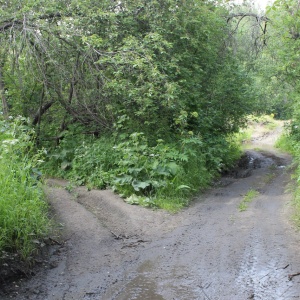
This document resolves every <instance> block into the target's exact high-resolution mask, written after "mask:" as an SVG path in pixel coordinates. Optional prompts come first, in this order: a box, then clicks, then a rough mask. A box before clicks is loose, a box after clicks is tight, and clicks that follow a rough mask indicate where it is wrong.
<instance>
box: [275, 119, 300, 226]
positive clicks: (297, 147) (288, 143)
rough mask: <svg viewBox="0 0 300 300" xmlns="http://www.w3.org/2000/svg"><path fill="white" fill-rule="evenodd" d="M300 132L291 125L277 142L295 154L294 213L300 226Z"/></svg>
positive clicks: (278, 145)
mask: <svg viewBox="0 0 300 300" xmlns="http://www.w3.org/2000/svg"><path fill="white" fill-rule="evenodd" d="M299 137H300V134H299V132H298V127H297V126H295V125H290V126H288V127H287V128H286V132H285V133H284V134H282V135H281V137H280V138H279V139H278V141H277V142H276V147H277V148H279V149H281V150H283V151H286V152H288V153H290V154H291V155H292V156H293V166H294V173H293V175H292V178H293V179H295V181H296V186H295V191H294V199H293V206H294V215H293V219H294V221H295V224H296V225H297V226H298V227H299V228H300V139H299Z"/></svg>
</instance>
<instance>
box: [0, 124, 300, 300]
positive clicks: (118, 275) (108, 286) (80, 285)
mask: <svg viewBox="0 0 300 300" xmlns="http://www.w3.org/2000/svg"><path fill="white" fill-rule="evenodd" d="M278 133H279V132H278V131H276V130H275V131H274V132H273V133H270V134H268V135H264V136H257V137H255V139H254V140H253V143H252V148H255V147H256V148H257V147H259V148H262V149H263V150H253V149H252V150H247V151H246V153H245V155H244V157H243V159H242V160H241V162H240V163H239V165H238V166H237V168H236V169H235V170H234V171H232V172H229V173H228V174H224V176H223V177H222V178H221V179H220V180H219V181H218V182H216V184H215V187H214V188H212V189H211V190H209V191H207V192H206V193H205V194H204V195H201V196H200V197H198V198H196V199H195V200H194V201H193V204H192V205H191V206H190V207H188V208H186V209H185V210H183V211H181V212H180V213H178V214H175V215H172V214H169V213H167V212H163V211H151V210H149V209H145V208H142V207H138V206H129V205H127V204H125V203H124V202H123V201H122V199H120V198H119V197H117V196H116V195H114V194H113V193H112V192H110V191H90V192H88V191H87V190H86V189H85V188H83V187H82V188H78V189H76V190H75V191H74V192H73V193H72V194H70V193H68V192H67V191H66V190H65V189H64V188H63V185H64V184H65V183H64V182H61V181H55V180H51V181H49V187H48V188H47V194H48V197H49V201H50V203H51V205H52V207H53V210H54V211H55V214H56V218H57V220H59V222H60V223H61V224H62V225H63V239H62V242H61V243H60V244H57V245H53V246H52V248H51V249H52V252H51V255H49V257H48V258H46V259H44V261H43V262H41V267H40V268H39V270H38V271H36V274H35V275H34V276H33V277H31V278H29V279H24V278H23V279H22V280H19V281H17V282H15V283H14V284H13V286H7V287H6V288H5V290H2V294H0V295H1V297H0V298H1V299H11V298H13V299H20V300H21V299H49V300H50V299H51V300H54V299H57V300H60V299H66V300H68V299H104V300H106V299H107V300H111V299H116V300H127V299H149V300H156V299H165V300H171V299H222V300H223V299H225V300H226V299H228V300H229V299H230V300H231V299H236V300H243V299H264V300H271V299H276V300H277V299H300V276H290V275H293V274H297V273H298V272H300V256H299V254H298V252H299V251H298V250H299V237H298V234H297V233H296V232H295V230H294V228H293V226H292V224H291V222H290V216H291V211H290V210H291V206H290V205H289V201H290V200H291V194H290V193H289V192H287V187H288V183H289V181H290V174H289V171H288V168H287V166H288V165H289V163H290V157H288V156H287V155H285V154H279V153H277V152H275V151H274V149H273V148H272V146H271V145H272V143H273V142H274V140H275V139H276V137H277V136H278ZM253 144H254V146H253ZM249 190H255V191H257V192H258V193H257V196H256V197H255V198H254V199H253V200H252V201H251V202H249V203H247V208H246V210H245V211H243V212H241V211H240V210H239V205H240V203H241V202H242V201H243V199H244V195H246V194H247V192H248V191H249Z"/></svg>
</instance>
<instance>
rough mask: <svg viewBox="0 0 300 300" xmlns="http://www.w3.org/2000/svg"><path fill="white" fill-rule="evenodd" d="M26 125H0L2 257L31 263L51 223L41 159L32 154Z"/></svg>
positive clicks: (0, 243)
mask: <svg viewBox="0 0 300 300" xmlns="http://www.w3.org/2000/svg"><path fill="white" fill-rule="evenodd" d="M26 121H27V120H26V119H24V118H17V119H16V120H14V122H13V123H8V122H3V121H2V122H0V141H1V144H2V147H1V149H0V158H1V159H0V181H1V189H0V253H2V254H3V253H4V252H13V253H17V254H18V256H19V258H21V259H24V260H30V258H32V256H33V255H34V254H35V250H36V249H37V248H38V245H40V244H41V242H42V239H43V238H44V237H45V236H46V235H47V234H48V232H49V228H50V221H49V219H48V217H47V216H48V213H47V204H46V202H45V201H44V200H43V198H44V195H43V191H42V188H41V184H40V183H39V182H38V180H37V178H38V177H39V175H40V174H39V171H38V167H39V165H40V159H41V157H40V154H39V152H38V153H37V152H34V151H33V149H34V147H33V141H32V137H33V136H34V132H33V131H32V129H30V128H28V127H27V126H26V125H23V123H26ZM0 259H1V256H0Z"/></svg>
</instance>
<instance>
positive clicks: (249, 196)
mask: <svg viewBox="0 0 300 300" xmlns="http://www.w3.org/2000/svg"><path fill="white" fill-rule="evenodd" d="M258 195H259V192H258V191H256V190H254V189H250V190H249V191H248V192H247V193H246V194H245V196H244V197H243V200H242V201H241V203H240V204H239V206H238V208H239V211H245V210H247V208H248V204H249V203H251V202H252V201H253V199H254V198H256V197H257V196H258Z"/></svg>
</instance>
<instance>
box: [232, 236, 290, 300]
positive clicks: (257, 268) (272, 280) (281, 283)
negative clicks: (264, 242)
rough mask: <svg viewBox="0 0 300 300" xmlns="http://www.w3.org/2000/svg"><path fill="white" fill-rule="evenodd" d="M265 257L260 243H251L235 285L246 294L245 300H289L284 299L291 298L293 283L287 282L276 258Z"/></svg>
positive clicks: (284, 272)
mask: <svg viewBox="0 0 300 300" xmlns="http://www.w3.org/2000/svg"><path fill="white" fill-rule="evenodd" d="M266 255H268V254H267V253H266V254H265V255H264V254H263V249H262V248H261V243H258V242H257V243H253V244H252V246H251V247H248V248H247V249H246V250H245V252H244V255H243V261H242V263H241V265H240V271H239V276H238V278H237V279H236V284H237V285H238V287H239V289H241V290H243V291H245V292H246V295H247V296H248V298H247V299H257V300H258V299H261V300H264V299H269V300H278V299H290V298H286V297H287V296H291V294H289V290H290V289H291V288H292V286H293V283H292V282H291V281H289V280H288V276H287V274H286V270H285V267H284V266H283V265H282V266H281V265H280V263H279V259H278V258H276V257H273V256H272V255H270V256H269V257H267V256H266ZM280 266H281V267H280ZM291 292H292V291H291ZM247 293H248V294H247ZM288 294H289V295H288Z"/></svg>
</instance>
